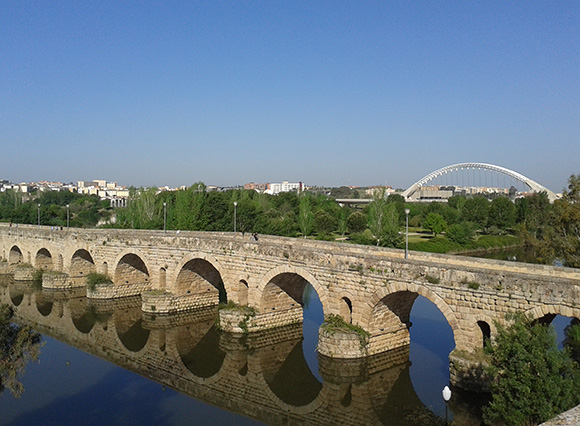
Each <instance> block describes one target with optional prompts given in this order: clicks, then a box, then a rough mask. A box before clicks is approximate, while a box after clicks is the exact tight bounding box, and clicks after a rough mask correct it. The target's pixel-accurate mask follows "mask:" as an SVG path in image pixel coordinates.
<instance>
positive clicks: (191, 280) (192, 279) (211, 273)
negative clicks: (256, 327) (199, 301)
mask: <svg viewBox="0 0 580 426" xmlns="http://www.w3.org/2000/svg"><path fill="white" fill-rule="evenodd" d="M216 264H217V265H218V266H219V262H218V261H217V259H215V258H213V257H212V256H195V255H193V256H188V257H186V258H185V259H183V260H182V261H181V263H180V267H179V268H178V270H177V271H178V272H177V276H176V278H175V281H174V283H173V286H172V288H171V289H170V291H172V292H173V293H175V294H191V293H193V294H198V295H202V294H204V295H211V297H212V298H213V297H215V304H217V303H218V302H226V299H227V297H226V289H225V285H224V282H223V279H222V275H221V273H220V271H219V270H218V268H216V266H215V265H216Z"/></svg>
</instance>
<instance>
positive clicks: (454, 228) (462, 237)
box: [445, 222, 474, 245]
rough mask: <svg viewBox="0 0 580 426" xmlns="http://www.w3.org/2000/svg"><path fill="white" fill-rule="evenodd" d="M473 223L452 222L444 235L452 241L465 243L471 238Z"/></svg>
mask: <svg viewBox="0 0 580 426" xmlns="http://www.w3.org/2000/svg"><path fill="white" fill-rule="evenodd" d="M473 228H474V224H473V223H470V222H461V223H454V224H453V225H451V226H450V227H449V228H448V229H447V232H446V233H445V236H446V237H447V238H448V239H450V240H451V241H453V242H454V243H457V244H461V245H466V244H468V243H470V242H471V241H472V240H473V234H474V229H473Z"/></svg>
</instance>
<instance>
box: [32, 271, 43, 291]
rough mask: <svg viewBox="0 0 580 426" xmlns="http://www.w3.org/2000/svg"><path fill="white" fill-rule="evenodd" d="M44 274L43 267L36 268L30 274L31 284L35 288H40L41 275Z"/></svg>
mask: <svg viewBox="0 0 580 426" xmlns="http://www.w3.org/2000/svg"><path fill="white" fill-rule="evenodd" d="M43 275H44V270H43V269H36V270H35V271H34V274H33V275H32V284H33V285H34V287H35V288H37V289H39V290H40V289H41V288H42V276H43Z"/></svg>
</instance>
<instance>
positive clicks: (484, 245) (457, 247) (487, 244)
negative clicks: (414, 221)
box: [409, 234, 523, 254]
mask: <svg viewBox="0 0 580 426" xmlns="http://www.w3.org/2000/svg"><path fill="white" fill-rule="evenodd" d="M522 244H523V242H522V241H521V239H520V238H518V237H516V236H514V235H479V236H477V237H475V238H474V239H473V241H470V242H469V243H467V244H459V243H455V242H453V241H451V240H449V239H448V238H447V237H445V236H443V235H437V236H436V237H433V236H431V235H426V234H414V235H409V250H415V251H425V252H430V253H453V254H460V253H468V252H474V251H484V250H496V249H501V248H506V247H519V246H521V245H522Z"/></svg>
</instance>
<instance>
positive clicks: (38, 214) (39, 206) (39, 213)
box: [38, 203, 40, 229]
mask: <svg viewBox="0 0 580 426" xmlns="http://www.w3.org/2000/svg"><path fill="white" fill-rule="evenodd" d="M38 229H40V203H38Z"/></svg>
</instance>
